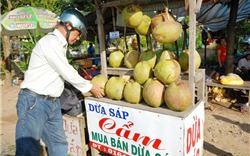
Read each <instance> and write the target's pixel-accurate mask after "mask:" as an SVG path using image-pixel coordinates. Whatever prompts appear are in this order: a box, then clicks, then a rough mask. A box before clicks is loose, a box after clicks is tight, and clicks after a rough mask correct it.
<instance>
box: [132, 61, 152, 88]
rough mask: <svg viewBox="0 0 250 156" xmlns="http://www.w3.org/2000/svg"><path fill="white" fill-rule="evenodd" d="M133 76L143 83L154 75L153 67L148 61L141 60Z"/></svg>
mask: <svg viewBox="0 0 250 156" xmlns="http://www.w3.org/2000/svg"><path fill="white" fill-rule="evenodd" d="M133 76H134V79H135V80H136V81H137V82H138V83H140V84H143V83H145V82H146V81H147V80H148V79H149V78H150V77H151V76H152V68H151V67H150V65H149V63H148V62H147V61H142V62H139V63H137V64H136V66H135V69H134V71H133Z"/></svg>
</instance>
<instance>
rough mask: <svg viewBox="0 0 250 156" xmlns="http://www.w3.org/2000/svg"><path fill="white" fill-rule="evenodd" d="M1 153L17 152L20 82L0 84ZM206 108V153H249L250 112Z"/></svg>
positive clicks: (215, 106)
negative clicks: (16, 135)
mask: <svg viewBox="0 0 250 156" xmlns="http://www.w3.org/2000/svg"><path fill="white" fill-rule="evenodd" d="M0 89H1V91H0V93H1V94H0V95H1V99H0V101H1V103H0V107H1V111H0V116H1V121H0V124H1V130H0V140H1V142H0V147H1V149H0V152H1V154H0V156H11V155H14V153H15V124H16V121H17V115H16V108H15V105H16V100H17V95H18V92H19V89H20V88H19V86H10V87H7V86H0ZM210 105H211V106H212V108H213V109H212V110H211V109H205V124H204V148H203V156H250V118H249V112H244V113H242V112H240V111H239V110H237V109H235V108H233V109H229V108H228V107H229V105H230V103H222V104H221V103H217V104H214V103H210Z"/></svg>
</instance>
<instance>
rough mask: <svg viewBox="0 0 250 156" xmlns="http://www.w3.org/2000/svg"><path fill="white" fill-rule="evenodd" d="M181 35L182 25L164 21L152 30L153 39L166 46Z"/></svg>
mask: <svg viewBox="0 0 250 156" xmlns="http://www.w3.org/2000/svg"><path fill="white" fill-rule="evenodd" d="M181 33H182V25H181V24H180V23H178V22H174V21H165V22H162V23H160V24H158V25H157V26H156V27H155V28H154V29H153V32H152V34H153V37H154V38H155V40H156V41H158V42H160V43H163V44H168V43H173V42H174V41H176V40H178V38H179V37H180V35H181Z"/></svg>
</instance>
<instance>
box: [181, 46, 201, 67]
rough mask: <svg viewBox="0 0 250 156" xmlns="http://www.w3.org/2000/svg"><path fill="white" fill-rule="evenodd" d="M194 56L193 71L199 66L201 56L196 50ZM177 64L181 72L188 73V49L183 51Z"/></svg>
mask: <svg viewBox="0 0 250 156" xmlns="http://www.w3.org/2000/svg"><path fill="white" fill-rule="evenodd" d="M194 56H195V69H196V70H197V69H198V68H199V67H200V65H201V56H200V54H199V53H198V52H197V51H196V50H195V53H194ZM178 62H179V64H180V66H181V70H182V71H188V69H189V50H188V49H186V50H183V52H182V53H181V55H180V56H179V58H178Z"/></svg>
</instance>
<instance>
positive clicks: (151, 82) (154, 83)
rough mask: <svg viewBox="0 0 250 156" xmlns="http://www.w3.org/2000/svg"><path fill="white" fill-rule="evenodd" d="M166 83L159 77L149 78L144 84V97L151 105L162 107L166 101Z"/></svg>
mask: <svg viewBox="0 0 250 156" xmlns="http://www.w3.org/2000/svg"><path fill="white" fill-rule="evenodd" d="M164 91H165V87H164V85H163V84H162V83H161V82H160V81H158V80H157V79H152V78H150V79H148V80H147V81H146V82H145V84H144V85H143V89H142V97H143V99H144V101H145V102H146V103H147V104H148V105H149V106H151V107H160V106H161V105H162V104H163V103H164V98H163V95H164Z"/></svg>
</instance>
